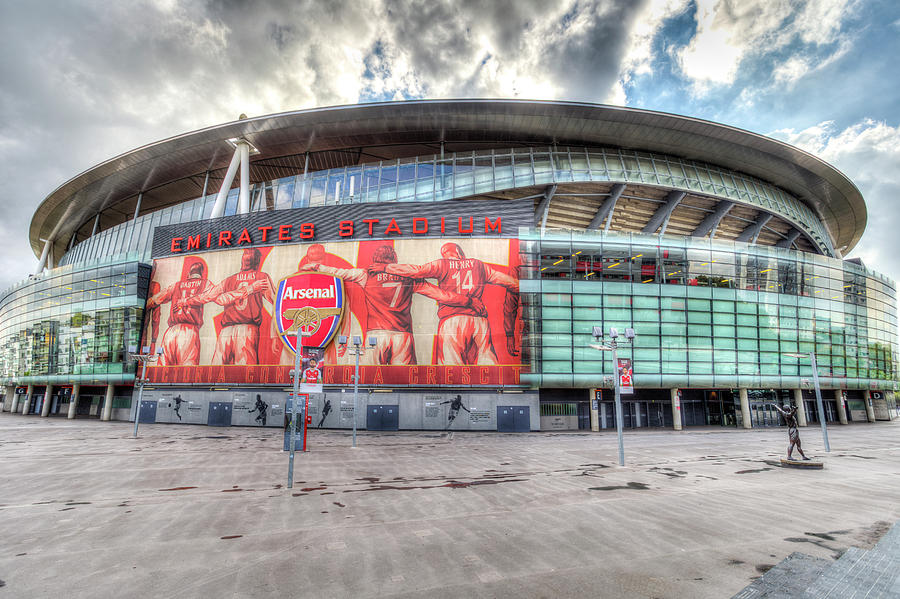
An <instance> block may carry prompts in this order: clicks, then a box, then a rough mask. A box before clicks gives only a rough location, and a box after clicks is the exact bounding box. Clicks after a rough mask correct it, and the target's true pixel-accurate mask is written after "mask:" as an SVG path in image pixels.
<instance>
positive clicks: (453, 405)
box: [441, 395, 472, 430]
mask: <svg viewBox="0 0 900 599" xmlns="http://www.w3.org/2000/svg"><path fill="white" fill-rule="evenodd" d="M445 403H448V404H450V412H449V413H448V414H447V426H446V427H445V428H444V430H447V429H448V428H450V426H451V425H452V424H453V421H454V420H455V419H456V415H457V414H459V410H460V408H462V409H463V410H465V411H466V412H469V413H470V414H471V413H472V412H471V411H469V408H467V407H466V406H464V405H463V402H462V396H461V395H457V396H456V397H455V398H453V399H448V400H447V401H442V402H441V405H443V404H445Z"/></svg>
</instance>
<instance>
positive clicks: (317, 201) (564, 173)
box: [60, 147, 834, 264]
mask: <svg viewBox="0 0 900 599" xmlns="http://www.w3.org/2000/svg"><path fill="white" fill-rule="evenodd" d="M591 181H598V182H610V181H622V182H629V183H645V184H649V185H657V186H664V187H670V188H673V189H683V190H686V191H692V192H697V193H702V194H708V195H711V196H716V197H721V198H724V199H730V200H735V201H738V202H743V203H747V204H751V205H753V206H756V207H758V208H760V209H763V210H765V211H767V212H772V213H775V214H780V215H782V216H784V217H785V218H787V219H789V220H791V221H793V222H794V223H795V224H796V225H797V226H798V227H799V228H800V229H801V230H803V231H805V232H806V233H808V234H809V236H810V238H811V239H813V240H814V241H815V242H816V243H817V244H818V245H819V247H820V248H821V249H822V251H823V252H825V253H826V254H830V255H833V254H834V250H833V248H832V247H831V245H830V241H829V238H828V235H827V234H826V232H825V230H824V227H823V226H822V224H821V223H820V222H819V219H818V218H817V217H816V216H815V215H814V214H813V213H812V212H811V211H810V210H809V208H807V207H806V206H805V205H804V204H803V203H801V202H800V201H798V200H797V199H795V198H793V197H791V196H790V195H788V194H787V193H785V192H784V191H782V190H781V189H778V188H776V187H774V186H772V185H769V184H767V183H763V182H762V181H760V180H758V179H755V178H753V177H750V176H748V175H742V174H740V173H736V172H733V171H729V170H727V169H723V168H719V167H716V166H712V165H709V164H705V163H699V162H695V161H691V160H685V159H682V158H676V157H673V156H666V155H661V154H649V153H644V152H635V151H629V150H621V149H611V148H567V147H563V148H558V147H557V148H548V147H542V148H538V147H535V148H515V149H506V150H480V151H474V152H459V153H454V154H447V155H445V156H444V158H441V157H440V156H439V155H430V156H419V157H414V158H403V159H399V160H393V161H382V162H377V163H372V164H366V165H361V166H348V167H342V168H336V169H331V170H325V171H315V172H309V173H306V175H305V176H304V175H296V176H291V177H285V178H282V179H276V180H273V181H265V182H263V183H258V184H256V185H255V186H254V188H253V190H252V192H251V209H252V210H253V211H267V210H282V209H287V208H305V207H307V206H331V205H337V204H353V203H359V202H406V201H410V202H412V201H416V202H431V201H433V202H440V201H444V200H450V199H454V198H461V197H466V196H471V195H476V194H480V193H488V192H492V191H498V190H503V189H514V188H517V187H528V186H533V185H546V184H553V183H568V182H591ZM216 195H217V194H209V195H207V196H205V197H202V198H196V199H193V200H189V201H186V202H182V203H180V204H177V205H175V206H169V207H166V208H163V209H161V210H158V211H156V212H152V213H150V214H146V215H143V216H140V217H138V218H137V219H134V220H132V221H129V222H126V223H122V224H120V225H117V226H115V227H111V228H110V229H107V230H105V231H101V232H99V233H97V234H96V235H94V236H93V237H90V238H89V239H87V240H85V241H82V242H80V243H79V244H77V245H76V246H75V247H74V248H73V249H72V250H71V251H70V252H68V253H67V254H66V255H65V256H63V258H62V260H61V261H60V263H61V264H74V263H78V262H81V261H84V260H90V259H97V258H103V257H111V256H119V255H121V254H127V255H128V256H123V257H121V258H120V259H122V260H131V259H137V260H148V259H149V256H150V244H151V243H152V235H153V229H155V228H156V227H157V226H161V225H168V224H173V223H180V222H190V221H195V220H201V219H205V218H209V215H210V214H212V208H213V204H214V203H215V199H216ZM237 201H238V190H237V189H236V188H235V189H232V190H231V191H230V192H229V194H228V198H227V201H226V204H225V215H226V216H228V215H231V214H235V212H236V210H237Z"/></svg>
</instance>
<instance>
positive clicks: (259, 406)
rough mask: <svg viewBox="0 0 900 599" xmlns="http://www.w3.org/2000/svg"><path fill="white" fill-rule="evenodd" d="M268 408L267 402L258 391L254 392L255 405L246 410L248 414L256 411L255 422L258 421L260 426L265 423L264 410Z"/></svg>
mask: <svg viewBox="0 0 900 599" xmlns="http://www.w3.org/2000/svg"><path fill="white" fill-rule="evenodd" d="M267 409H269V404H267V403H266V402H264V401H263V400H262V397H261V396H260V395H259V393H257V394H256V405H255V406H253V409H252V410H250V411H249V412H248V414H252V413H253V412H257V414H256V422H260V423H261V424H262V426H265V425H266V410H267Z"/></svg>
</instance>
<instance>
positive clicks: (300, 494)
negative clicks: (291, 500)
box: [291, 493, 309, 497]
mask: <svg viewBox="0 0 900 599" xmlns="http://www.w3.org/2000/svg"><path fill="white" fill-rule="evenodd" d="M291 495H292V496H293V497H303V496H304V495H309V493H291Z"/></svg>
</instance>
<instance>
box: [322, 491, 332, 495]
mask: <svg viewBox="0 0 900 599" xmlns="http://www.w3.org/2000/svg"><path fill="white" fill-rule="evenodd" d="M319 495H334V491H326V492H324V493H319Z"/></svg>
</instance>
